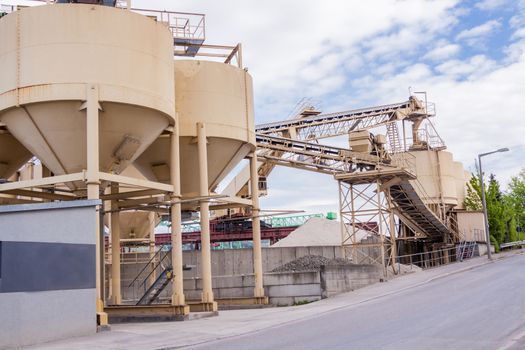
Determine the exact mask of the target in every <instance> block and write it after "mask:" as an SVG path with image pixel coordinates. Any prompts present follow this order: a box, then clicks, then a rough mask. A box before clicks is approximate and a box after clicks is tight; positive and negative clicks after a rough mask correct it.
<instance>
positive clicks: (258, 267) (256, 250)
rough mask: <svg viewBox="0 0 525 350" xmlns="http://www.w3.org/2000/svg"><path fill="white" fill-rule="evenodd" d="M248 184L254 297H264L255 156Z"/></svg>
mask: <svg viewBox="0 0 525 350" xmlns="http://www.w3.org/2000/svg"><path fill="white" fill-rule="evenodd" d="M250 184H251V195H252V233H253V273H254V275H255V290H254V297H255V298H262V297H264V287H263V268H262V251H261V220H260V217H259V211H260V208H259V174H258V173H257V154H256V153H255V152H253V153H252V154H251V158H250Z"/></svg>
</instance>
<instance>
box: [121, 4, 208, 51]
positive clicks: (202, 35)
mask: <svg viewBox="0 0 525 350" xmlns="http://www.w3.org/2000/svg"><path fill="white" fill-rule="evenodd" d="M131 11H133V12H136V13H139V14H141V15H144V16H146V17H149V18H152V19H154V20H155V21H157V22H159V23H163V24H165V25H166V26H167V27H168V28H169V29H170V31H171V33H172V34H173V38H174V39H175V42H176V41H177V39H186V40H187V39H191V40H195V41H196V42H197V41H200V42H201V43H202V42H203V41H204V40H206V20H205V15H204V14H202V13H190V12H174V11H158V10H150V9H141V8H131Z"/></svg>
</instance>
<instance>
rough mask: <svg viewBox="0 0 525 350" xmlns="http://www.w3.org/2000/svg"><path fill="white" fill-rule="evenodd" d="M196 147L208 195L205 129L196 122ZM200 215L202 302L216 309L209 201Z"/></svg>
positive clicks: (202, 187)
mask: <svg viewBox="0 0 525 350" xmlns="http://www.w3.org/2000/svg"><path fill="white" fill-rule="evenodd" d="M197 148H198V158H199V184H200V186H199V187H200V195H201V196H203V197H207V196H209V189H208V150H207V140H206V129H205V125H204V124H203V123H197ZM200 216H201V220H200V223H201V263H202V276H201V277H202V303H203V308H204V309H205V310H206V311H217V303H216V302H215V300H214V297H213V290H212V278H211V245H210V202H209V201H208V200H207V199H206V200H202V201H201V202H200Z"/></svg>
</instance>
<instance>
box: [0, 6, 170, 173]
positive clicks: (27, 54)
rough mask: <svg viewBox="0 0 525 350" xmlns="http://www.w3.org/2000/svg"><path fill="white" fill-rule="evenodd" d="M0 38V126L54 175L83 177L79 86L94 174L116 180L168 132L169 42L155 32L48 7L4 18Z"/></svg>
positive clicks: (76, 9)
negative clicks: (91, 99) (92, 107)
mask: <svg viewBox="0 0 525 350" xmlns="http://www.w3.org/2000/svg"><path fill="white" fill-rule="evenodd" d="M0 34H1V37H2V40H0V66H1V67H2V79H0V120H1V121H2V122H3V123H5V124H6V125H7V127H8V129H9V130H10V132H11V133H12V134H13V135H14V136H15V137H16V138H17V139H18V140H19V141H20V142H21V143H22V144H23V145H24V146H25V147H26V148H27V149H28V150H29V151H30V152H31V153H32V154H34V155H36V156H37V157H38V158H39V159H40V160H41V161H42V162H43V163H44V164H45V165H46V166H47V168H49V169H50V170H51V171H52V172H53V173H54V174H56V175H61V174H68V173H75V172H80V171H82V170H85V169H86V163H87V155H86V154H87V149H86V106H85V104H84V101H86V99H87V96H88V93H87V91H88V86H96V87H97V90H98V92H97V95H96V98H97V99H98V103H99V115H100V119H99V149H100V151H99V155H100V157H99V160H100V170H102V171H107V172H115V173H120V172H121V171H122V170H123V169H124V168H125V167H126V166H127V165H128V164H129V163H130V162H131V161H133V160H134V159H135V158H136V157H137V156H138V155H139V154H140V153H142V151H143V150H144V149H146V148H147V147H148V146H149V145H150V144H151V143H152V142H153V141H154V140H155V139H156V138H157V137H158V136H159V134H160V133H161V132H162V130H164V129H165V128H166V127H167V126H168V125H169V124H173V123H174V109H175V103H174V102H175V101H174V84H173V78H172V77H173V71H174V69H173V38H172V35H171V33H170V31H169V30H168V28H167V27H166V26H164V25H162V24H161V23H157V22H155V21H153V20H151V19H149V18H147V17H145V16H142V15H139V14H136V13H133V12H131V11H123V10H119V9H115V8H111V7H106V6H95V5H81V4H57V5H48V6H38V7H32V8H26V9H23V10H20V11H17V12H14V13H12V14H9V15H7V16H5V17H4V18H2V20H1V21H0Z"/></svg>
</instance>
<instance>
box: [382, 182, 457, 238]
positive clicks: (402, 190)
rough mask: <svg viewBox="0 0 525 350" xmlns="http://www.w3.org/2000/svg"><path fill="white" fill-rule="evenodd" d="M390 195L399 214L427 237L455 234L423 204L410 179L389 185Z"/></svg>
mask: <svg viewBox="0 0 525 350" xmlns="http://www.w3.org/2000/svg"><path fill="white" fill-rule="evenodd" d="M390 195H391V197H392V201H393V202H394V203H395V204H396V206H397V207H398V209H399V214H400V215H402V216H404V217H405V218H404V219H409V220H411V221H412V223H413V224H414V225H416V226H417V227H418V228H419V229H420V230H421V231H422V232H423V233H425V234H426V235H427V236H428V237H429V238H432V239H435V240H439V239H442V238H443V237H448V236H455V235H456V233H455V232H453V231H452V228H450V227H448V226H447V225H446V224H445V223H444V222H443V221H442V220H441V219H440V218H439V217H438V216H437V215H436V214H435V213H434V212H433V211H432V210H431V209H430V208H429V207H428V206H427V205H426V204H425V202H424V201H423V199H422V198H421V196H420V195H419V194H418V192H417V191H416V189H415V188H414V186H413V185H412V182H411V181H410V180H403V181H402V182H401V183H399V184H397V185H394V186H391V187H390Z"/></svg>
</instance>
